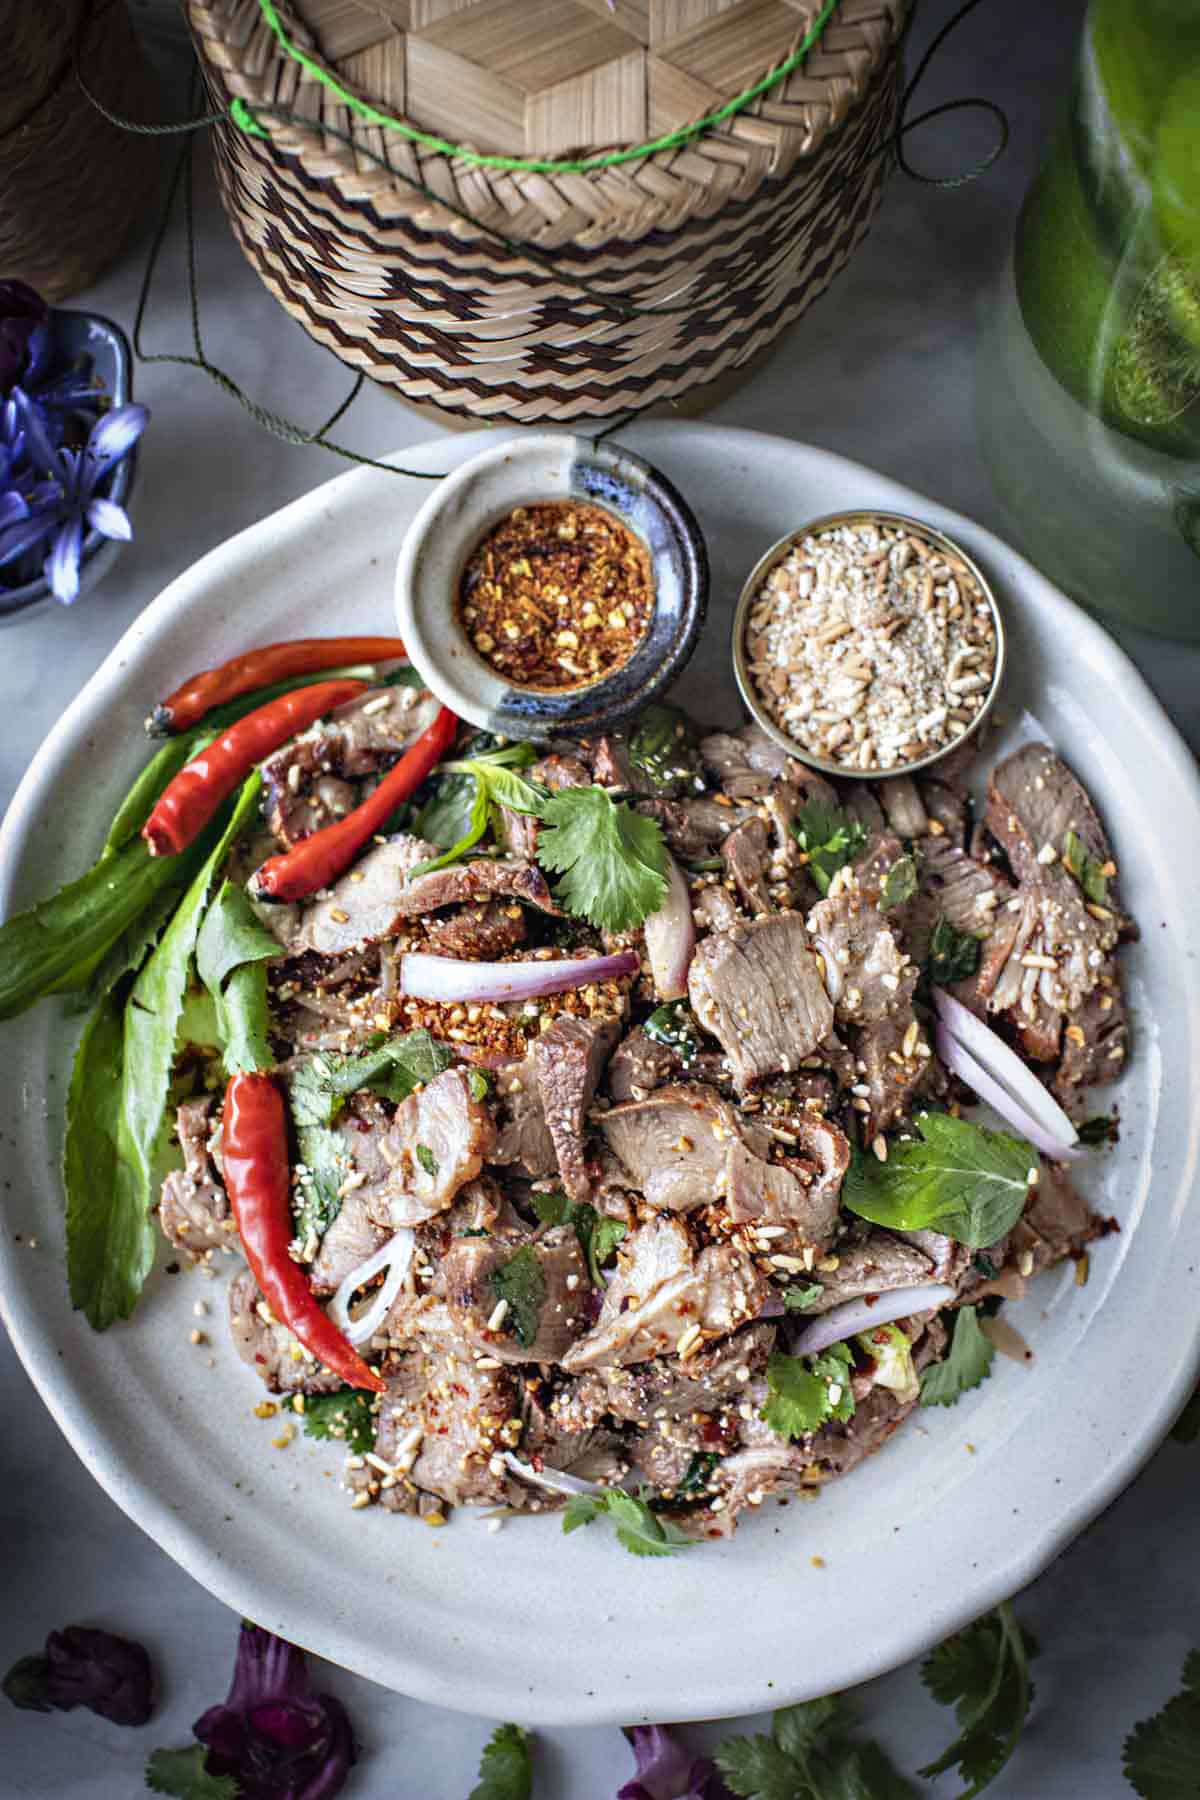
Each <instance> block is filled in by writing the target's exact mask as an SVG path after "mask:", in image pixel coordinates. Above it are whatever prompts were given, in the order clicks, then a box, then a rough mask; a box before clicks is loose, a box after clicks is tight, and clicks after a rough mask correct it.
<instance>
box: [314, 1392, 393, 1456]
mask: <svg viewBox="0 0 1200 1800" xmlns="http://www.w3.org/2000/svg"><path fill="white" fill-rule="evenodd" d="M301 1416H302V1418H303V1420H304V1430H305V1433H306V1434H307V1436H308V1437H311V1438H321V1439H326V1438H329V1439H335V1440H337V1441H338V1442H339V1443H343V1442H344V1443H345V1446H346V1448H347V1450H351V1451H353V1453H354V1455H355V1456H365V1455H366V1453H367V1451H368V1450H373V1449H374V1448H375V1412H374V1406H373V1402H372V1398H371V1395H370V1394H367V1393H363V1392H362V1391H361V1390H360V1389H358V1388H350V1387H344V1388H338V1389H337V1391H336V1393H332V1394H309V1395H308V1397H307V1398H306V1400H305V1402H304V1412H303V1414H302V1415H301Z"/></svg>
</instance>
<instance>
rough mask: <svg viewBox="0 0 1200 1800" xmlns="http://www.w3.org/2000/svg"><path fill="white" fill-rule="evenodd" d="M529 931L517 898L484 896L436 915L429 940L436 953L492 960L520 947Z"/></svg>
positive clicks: (472, 959) (481, 960) (474, 959)
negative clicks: (507, 898) (506, 900)
mask: <svg viewBox="0 0 1200 1800" xmlns="http://www.w3.org/2000/svg"><path fill="white" fill-rule="evenodd" d="M527 935H528V933H527V929H526V925H525V914H524V913H523V912H522V911H521V908H520V907H519V906H518V905H517V904H516V902H515V901H512V900H510V901H508V902H507V903H506V902H504V901H500V900H485V901H483V902H482V904H478V905H475V906H464V907H461V908H460V909H459V910H458V911H457V912H452V913H448V914H447V915H446V917H445V918H442V919H434V921H433V922H432V924H431V925H430V927H429V930H428V933H427V934H426V941H427V943H428V946H429V949H430V950H431V951H432V952H433V954H434V955H435V956H458V957H462V958H463V960H464V961H467V962H493V961H496V960H497V959H498V958H500V957H502V956H507V955H508V953H509V951H510V950H516V949H517V948H519V946H520V945H521V944H523V943H524V942H525V939H526V937H527Z"/></svg>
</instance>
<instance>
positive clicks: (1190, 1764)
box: [1122, 1650, 1200, 1800]
mask: <svg viewBox="0 0 1200 1800" xmlns="http://www.w3.org/2000/svg"><path fill="white" fill-rule="evenodd" d="M1122 1758H1123V1760H1122V1766H1123V1768H1124V1771H1125V1779H1126V1780H1127V1781H1128V1783H1129V1785H1130V1787H1131V1788H1132V1789H1133V1790H1134V1792H1135V1793H1136V1794H1141V1796H1142V1800H1195V1795H1196V1792H1197V1780H1196V1771H1197V1769H1200V1650H1190V1651H1189V1652H1188V1654H1187V1656H1186V1657H1185V1658H1184V1662H1183V1692H1182V1693H1180V1694H1176V1695H1175V1696H1174V1698H1173V1699H1171V1700H1168V1701H1167V1703H1166V1705H1165V1706H1164V1707H1163V1708H1162V1710H1161V1711H1160V1712H1156V1713H1155V1714H1154V1715H1153V1717H1151V1718H1149V1719H1142V1720H1140V1721H1139V1723H1138V1724H1136V1725H1135V1726H1134V1728H1133V1730H1132V1731H1131V1732H1130V1734H1129V1736H1128V1737H1127V1738H1126V1739H1125V1747H1124V1751H1123V1753H1122Z"/></svg>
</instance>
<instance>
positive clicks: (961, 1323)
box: [921, 1306, 996, 1406]
mask: <svg viewBox="0 0 1200 1800" xmlns="http://www.w3.org/2000/svg"><path fill="white" fill-rule="evenodd" d="M995 1354H996V1347H995V1345H994V1344H993V1343H992V1341H991V1339H990V1338H987V1337H985V1336H984V1334H983V1332H982V1331H981V1330H980V1329H979V1314H978V1309H977V1308H976V1307H974V1306H960V1307H959V1309H958V1311H957V1313H956V1314H955V1315H954V1336H953V1337H952V1338H951V1340H950V1348H949V1349H948V1350H947V1352H946V1354H945V1356H944V1357H943V1358H942V1360H941V1362H938V1363H929V1364H928V1365H927V1367H925V1368H924V1369H922V1370H921V1405H922V1406H953V1405H954V1402H955V1401H956V1400H957V1399H958V1398H959V1397H960V1395H962V1394H965V1393H967V1392H968V1390H969V1389H971V1388H975V1387H978V1386H979V1384H980V1382H981V1381H985V1380H986V1379H987V1377H988V1376H989V1375H990V1374H991V1372H992V1359H993V1358H994V1356H995Z"/></svg>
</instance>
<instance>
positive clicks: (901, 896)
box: [879, 856, 917, 912]
mask: <svg viewBox="0 0 1200 1800" xmlns="http://www.w3.org/2000/svg"><path fill="white" fill-rule="evenodd" d="M916 891H917V865H916V863H915V862H914V861H913V859H912V857H911V856H898V857H897V858H896V860H895V862H894V863H893V864H892V866H891V868H890V869H889V870H888V872H887V874H886V875H885V876H884V878H883V886H882V887H881V888H880V890H879V909H880V911H881V912H891V910H892V908H893V907H894V906H903V904H904V902H905V901H906V900H911V899H912V897H913V895H914V894H915V893H916Z"/></svg>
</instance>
